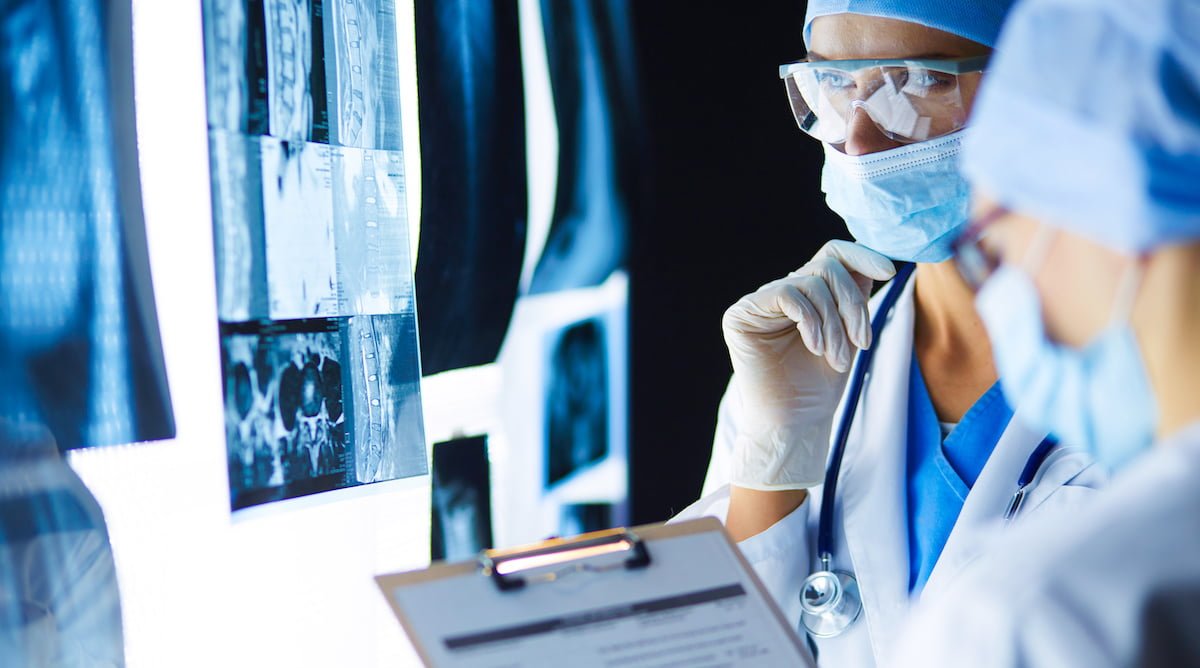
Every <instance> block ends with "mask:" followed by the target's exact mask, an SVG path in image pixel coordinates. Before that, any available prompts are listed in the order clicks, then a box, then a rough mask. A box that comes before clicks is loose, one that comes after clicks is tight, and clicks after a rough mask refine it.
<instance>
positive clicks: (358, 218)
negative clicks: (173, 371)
mask: <svg viewBox="0 0 1200 668" xmlns="http://www.w3.org/2000/svg"><path fill="white" fill-rule="evenodd" d="M203 8H204V32H205V66H206V79H207V86H208V91H207V92H208V113H209V156H210V166H211V170H210V173H211V177H212V191H213V231H214V240H215V243H214V246H215V254H216V275H217V309H218V317H219V319H220V323H221V324H220V330H221V361H222V371H223V376H224V382H225V424H226V444H227V456H228V464H229V490H230V505H231V507H232V509H234V510H238V509H242V508H247V507H250V506H255V505H259V504H262V503H267V502H270V501H276V500H280V499H287V498H292V497H297V496H304V495H308V494H313V493H316V492H324V491H329V490H334V489H341V488H345V487H353V486H357V485H362V484H366V483H373V482H381V481H385V480H393V479H396V478H403V477H408V476H413V475H421V474H424V473H425V472H426V468H427V467H426V460H425V437H424V429H423V425H422V411H421V399H420V375H421V371H420V361H419V351H418V347H417V332H416V313H415V305H414V289H413V277H412V263H411V259H410V256H409V254H410V250H409V249H410V246H409V226H408V219H407V209H406V204H405V175H404V155H403V146H402V140H401V126H400V111H399V110H400V98H399V86H398V81H397V63H396V25H395V11H394V4H393V2H392V0H338V1H337V2H334V1H332V0H206V2H205V3H204V5H203Z"/></svg>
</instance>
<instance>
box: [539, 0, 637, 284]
mask: <svg viewBox="0 0 1200 668" xmlns="http://www.w3.org/2000/svg"><path fill="white" fill-rule="evenodd" d="M626 5H627V3H623V2H612V1H611V0H541V12H542V23H543V26H544V32H545V38H546V56H547V62H548V64H549V67H550V84H551V87H552V88H553V91H554V109H555V116H556V119H557V121H558V134H559V158H558V186H557V190H558V192H557V195H556V197H555V204H554V215H553V218H552V220H551V224H550V233H549V236H548V238H547V239H546V245H545V247H544V248H543V249H542V254H541V258H540V260H539V261H538V264H537V268H536V270H535V271H534V274H533V279H532V281H531V283H530V286H529V292H530V293H532V294H540V293H546V292H554V291H558V290H568V289H572V288H581V287H589V286H595V285H599V284H601V283H603V282H604V281H605V280H607V279H608V277H609V276H610V275H612V272H613V271H615V270H617V269H619V268H621V267H623V266H624V265H625V256H626V239H627V238H628V233H629V232H628V227H629V218H630V208H631V206H633V201H632V196H633V195H634V194H635V193H636V190H637V189H636V187H635V185H636V184H635V180H634V179H635V175H636V174H637V166H636V165H635V164H631V160H634V159H635V158H634V157H633V155H634V150H632V149H635V148H636V146H637V143H638V141H639V140H638V136H637V132H636V128H637V127H638V119H637V118H636V116H635V98H634V94H633V90H634V85H633V66H632V45H631V42H630V38H629V17H628V15H627V13H626V12H627V7H626Z"/></svg>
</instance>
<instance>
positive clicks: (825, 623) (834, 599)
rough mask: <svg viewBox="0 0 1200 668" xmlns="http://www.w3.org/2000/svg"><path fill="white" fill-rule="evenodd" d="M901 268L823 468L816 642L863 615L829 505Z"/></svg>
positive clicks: (809, 598) (860, 359)
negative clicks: (837, 552)
mask: <svg viewBox="0 0 1200 668" xmlns="http://www.w3.org/2000/svg"><path fill="white" fill-rule="evenodd" d="M898 264H899V269H898V270H897V271H896V276H895V278H894V279H893V280H892V284H891V285H890V286H888V291H887V293H886V294H884V296H883V302H882V303H880V306H879V310H878V311H876V312H875V317H874V318H873V319H872V320H871V334H872V337H871V340H872V341H874V343H875V345H872V346H871V347H870V348H867V349H865V350H859V351H858V356H857V359H856V360H855V366H854V375H853V376H851V378H850V386H849V389H848V400H847V401H846V407H845V409H844V410H843V411H842V416H841V419H840V420H839V421H838V427H837V432H835V434H836V435H835V438H834V440H833V453H832V455H831V456H830V459H829V467H828V468H827V469H826V470H825V485H824V489H823V491H822V493H821V515H820V518H819V520H818V522H819V523H818V525H817V558H818V559H820V562H821V568H820V570H817V571H814V572H813V573H811V574H810V575H809V576H808V577H807V578H805V579H804V586H803V587H801V589H800V609H801V614H800V621H801V624H802V625H803V626H804V629H805V630H806V631H808V633H809V634H810V635H812V636H814V637H817V638H832V637H834V636H838V635H841V634H842V633H843V632H845V630H846V629H848V628H849V627H850V625H851V624H853V623H854V621H855V620H856V619H858V617H859V615H860V614H862V607H863V606H862V597H861V596H860V594H859V589H858V580H857V579H855V577H854V574H853V573H850V572H849V571H843V570H835V569H834V568H833V544H834V543H833V506H834V498H835V496H836V494H837V481H838V474H839V472H840V471H841V468H842V456H843V455H844V454H845V452H846V439H847V438H848V437H849V435H850V426H851V425H852V424H853V423H854V414H855V412H857V410H858V400H859V398H860V397H862V392H863V384H864V382H865V380H866V376H867V371H868V370H869V368H870V366H871V360H872V359H873V358H874V355H875V349H876V348H878V347H879V337H880V334H881V333H882V332H883V325H884V322H886V321H887V318H888V315H889V314H890V313H891V311H892V309H893V308H894V307H895V305H896V301H897V300H899V299H900V294H901V293H902V292H903V291H904V286H905V285H906V284H907V283H908V280H909V278H910V277H911V276H912V273H913V269H914V268H915V267H916V265H914V264H913V263H911V262H902V263H898ZM1055 444H1056V442H1055V441H1054V439H1052V438H1046V439H1044V440H1043V441H1042V442H1041V443H1040V444H1039V445H1038V447H1037V448H1036V449H1035V450H1034V451H1033V454H1032V455H1030V457H1029V460H1028V461H1027V462H1026V463H1025V467H1024V469H1022V471H1021V475H1020V477H1019V478H1018V480H1017V491H1016V493H1015V494H1014V495H1013V498H1012V501H1011V502H1010V503H1009V505H1008V509H1007V511H1006V512H1005V515H1004V517H1005V519H1006V520H1009V519H1012V518H1013V517H1014V516H1015V515H1016V513H1017V511H1018V510H1019V509H1020V507H1021V503H1022V501H1024V499H1025V496H1026V493H1027V492H1028V490H1029V488H1030V486H1031V485H1032V484H1033V482H1034V480H1035V478H1036V476H1037V473H1038V471H1039V470H1041V469H1042V466H1043V464H1044V463H1045V461H1046V459H1047V457H1048V456H1049V454H1050V451H1051V450H1052V449H1053V447H1054V445H1055Z"/></svg>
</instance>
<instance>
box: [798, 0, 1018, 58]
mask: <svg viewBox="0 0 1200 668" xmlns="http://www.w3.org/2000/svg"><path fill="white" fill-rule="evenodd" d="M1013 2H1014V0H809V2H808V12H807V14H806V15H805V17H804V45H805V46H806V47H808V48H812V43H811V42H810V41H809V40H810V39H811V38H812V23H813V20H815V19H817V18H820V17H822V16H829V15H830V14H865V15H867V16H879V17H883V18H887V19H898V20H900V21H908V22H909V23H916V24H919V25H923V26H926V27H929V28H935V29H937V30H941V31H943V32H948V33H950V34H952V35H958V36H959V37H965V38H967V39H969V40H971V41H974V42H979V43H980V44H983V45H985V46H995V44H996V35H998V34H999V33H1000V25H1001V24H1002V23H1004V17H1005V15H1006V14H1007V13H1008V8H1009V7H1011V6H1012V4H1013Z"/></svg>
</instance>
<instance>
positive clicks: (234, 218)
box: [208, 131, 268, 322]
mask: <svg viewBox="0 0 1200 668" xmlns="http://www.w3.org/2000/svg"><path fill="white" fill-rule="evenodd" d="M208 146H209V159H210V163H211V175H212V176H211V182H212V205H213V245H214V248H215V253H216V260H217V267H216V270H217V311H218V315H219V317H220V319H221V320H222V321H225V322H241V321H245V320H255V319H259V318H266V317H267V316H268V309H267V264H266V262H267V255H266V241H265V239H264V230H263V199H262V172H261V170H260V169H259V164H260V160H259V145H258V140H257V139H256V138H252V137H247V136H244V135H240V134H235V133H231V132H221V131H212V132H209V142H208Z"/></svg>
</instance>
